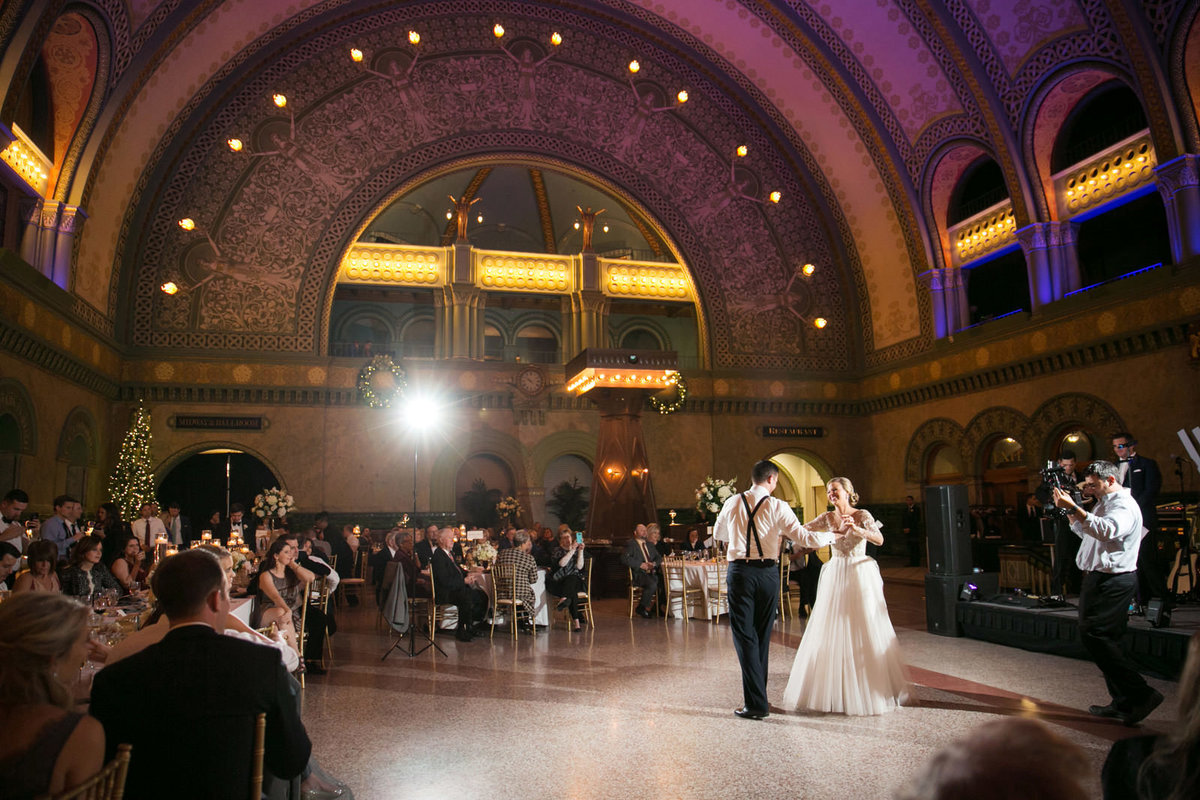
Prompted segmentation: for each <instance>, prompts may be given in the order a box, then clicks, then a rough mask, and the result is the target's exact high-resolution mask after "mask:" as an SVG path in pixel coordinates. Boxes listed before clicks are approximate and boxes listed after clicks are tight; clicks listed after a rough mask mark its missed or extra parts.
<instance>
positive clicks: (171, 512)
mask: <svg viewBox="0 0 1200 800" xmlns="http://www.w3.org/2000/svg"><path fill="white" fill-rule="evenodd" d="M162 522H163V527H165V528H166V529H167V539H168V540H170V541H172V542H174V543H175V544H182V545H187V543H188V542H190V541H191V540H192V521H191V520H190V519H188V518H187V517H185V516H183V515H182V514H180V513H179V501H178V500H172V501H171V502H169V503H167V514H166V516H164V517H163V518H162Z"/></svg>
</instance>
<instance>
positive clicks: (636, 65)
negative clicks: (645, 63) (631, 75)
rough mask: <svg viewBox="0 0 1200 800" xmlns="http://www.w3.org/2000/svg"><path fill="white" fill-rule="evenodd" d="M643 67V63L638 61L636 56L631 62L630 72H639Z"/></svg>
mask: <svg viewBox="0 0 1200 800" xmlns="http://www.w3.org/2000/svg"><path fill="white" fill-rule="evenodd" d="M641 68H642V65H641V64H639V63H638V62H637V59H636V58H635V59H634V60H633V61H630V62H629V71H630V72H637V71H638V70H639V69H641Z"/></svg>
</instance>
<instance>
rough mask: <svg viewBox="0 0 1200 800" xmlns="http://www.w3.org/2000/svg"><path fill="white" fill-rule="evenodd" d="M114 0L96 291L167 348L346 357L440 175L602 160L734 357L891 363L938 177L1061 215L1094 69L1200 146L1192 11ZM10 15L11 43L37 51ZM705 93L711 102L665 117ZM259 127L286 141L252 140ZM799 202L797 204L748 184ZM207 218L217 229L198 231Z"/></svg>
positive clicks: (907, 321) (128, 329) (1166, 133)
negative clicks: (395, 74)
mask: <svg viewBox="0 0 1200 800" xmlns="http://www.w3.org/2000/svg"><path fill="white" fill-rule="evenodd" d="M94 5H95V6H97V7H100V8H102V9H103V10H104V13H106V14H107V15H108V18H109V20H110V23H111V32H110V35H111V36H112V38H113V64H114V74H113V75H112V76H111V79H110V84H111V85H112V86H113V90H112V94H111V95H110V97H109V98H108V100H107V103H106V106H105V108H104V109H103V110H102V111H101V113H100V118H99V122H98V124H97V126H96V133H95V134H94V135H93V137H92V139H91V140H90V141H89V143H88V145H87V147H86V149H85V152H84V156H83V159H82V160H81V169H80V170H79V172H78V174H77V180H76V182H75V184H74V185H73V186H72V187H71V198H70V199H71V201H72V202H77V203H80V204H82V205H83V206H84V207H85V208H86V210H87V212H88V214H89V220H88V222H87V224H86V225H85V226H84V228H83V231H82V234H81V236H80V241H79V245H78V249H77V268H76V271H75V275H74V279H73V285H72V289H73V291H75V292H76V294H77V295H78V296H79V297H80V298H81V300H82V301H84V302H85V303H86V304H87V305H89V306H90V307H92V308H93V309H94V310H95V312H96V314H97V316H98V317H99V318H101V319H107V320H111V321H114V322H115V325H116V328H117V331H118V333H119V335H120V336H121V337H122V338H123V339H124V340H126V341H127V342H129V343H130V344H133V345H135V346H138V347H142V348H168V347H169V348H191V349H196V350H206V349H234V350H250V351H254V350H259V351H262V350H271V351H292V352H297V353H304V352H309V353H313V352H319V351H320V347H321V340H322V337H323V331H324V326H325V325H327V321H326V315H327V308H328V301H329V297H330V296H331V295H330V292H331V287H332V283H333V275H334V274H335V271H336V263H337V259H338V257H339V255H340V253H341V252H342V250H344V248H345V247H346V246H347V245H348V243H349V242H350V241H351V240H352V239H353V237H354V235H355V234H356V232H358V231H360V230H361V229H362V227H363V226H364V225H366V223H367V222H368V221H369V219H370V218H371V216H372V215H373V214H374V213H377V212H378V210H379V209H380V208H382V207H383V205H384V203H385V202H386V201H387V200H388V199H389V198H393V197H395V196H396V193H397V192H402V191H404V190H405V189H406V188H412V187H415V186H417V185H419V184H420V183H421V179H422V175H426V174H429V173H431V172H444V171H446V170H447V169H448V168H450V167H452V166H453V165H454V164H455V163H457V162H461V163H462V164H464V165H466V164H468V163H470V162H471V160H472V159H478V158H480V157H484V156H487V157H491V158H494V157H496V156H497V155H504V154H511V155H512V156H513V157H514V158H520V159H529V158H531V157H535V156H536V157H539V158H543V159H545V161H546V163H547V164H551V165H553V164H560V165H562V167H563V169H564V171H567V172H570V171H571V170H573V169H577V170H580V171H582V172H584V173H587V174H588V175H590V176H593V177H594V178H596V180H597V182H599V183H601V184H603V185H606V186H609V187H614V188H616V189H617V190H619V191H620V192H621V193H622V195H623V196H625V197H627V198H628V200H629V203H630V205H631V207H632V208H634V209H636V210H637V211H638V212H639V213H644V214H646V215H647V216H648V217H649V218H651V219H654V220H656V221H657V223H658V224H659V225H660V226H661V229H662V232H663V235H664V236H665V237H666V238H667V239H669V240H670V242H671V244H672V246H673V247H677V248H678V249H679V251H680V252H681V254H682V255H683V256H684V259H685V261H686V262H687V263H688V265H689V267H690V268H691V269H692V271H693V273H694V280H695V283H696V286H697V291H698V293H699V296H700V298H701V302H702V303H703V304H704V306H705V313H706V316H707V318H708V319H709V320H710V325H711V328H712V330H713V335H712V337H711V341H712V348H713V352H712V354H711V356H712V358H711V361H712V363H713V365H714V366H715V367H717V368H722V367H730V368H733V367H737V368H746V367H751V368H753V367H761V368H776V369H778V368H785V369H806V370H811V371H815V372H838V371H845V370H853V369H855V368H859V367H870V366H872V365H874V364H880V363H883V362H886V361H888V360H892V359H895V358H899V357H903V356H906V355H911V354H914V353H917V352H920V351H921V350H923V349H925V348H927V347H928V346H929V344H930V342H931V340H932V323H931V313H930V309H929V301H928V297H927V295H926V293H925V290H924V289H923V288H922V285H921V281H920V279H919V276H920V275H921V273H923V272H925V271H926V270H928V269H929V268H930V267H931V266H934V265H936V264H937V263H938V261H939V259H938V258H936V257H935V255H934V251H935V250H940V247H941V244H940V242H939V241H938V234H937V232H936V230H933V231H931V230H930V228H931V227H932V226H931V224H930V222H929V213H928V209H929V202H930V201H929V199H928V198H924V199H922V189H921V187H928V186H929V185H930V184H931V182H932V179H931V177H930V175H931V173H932V170H934V169H935V168H936V167H937V161H938V159H939V158H940V157H941V156H942V155H943V154H945V153H947V152H951V151H954V149H955V148H961V147H964V146H965V147H969V148H972V149H975V150H978V151H980V152H986V153H989V154H992V155H994V157H995V158H996V160H997V162H998V163H999V164H1000V165H1001V167H1002V169H1003V170H1004V172H1005V178H1006V181H1007V182H1008V184H1009V188H1010V194H1011V195H1012V198H1013V203H1014V212H1015V214H1016V216H1017V217H1018V220H1019V221H1020V223H1022V224H1025V223H1028V222H1030V221H1035V220H1036V219H1037V216H1038V214H1039V213H1040V212H1039V211H1038V209H1039V207H1040V205H1041V204H1039V203H1037V202H1033V201H1032V200H1031V198H1032V197H1033V196H1034V195H1035V190H1034V187H1036V186H1037V185H1038V184H1039V183H1040V179H1039V178H1036V177H1033V176H1032V175H1031V170H1030V169H1029V168H1028V167H1026V166H1025V165H1026V164H1027V163H1028V161H1029V159H1028V158H1026V157H1023V156H1022V147H1023V146H1022V144H1021V143H1022V140H1023V136H1027V134H1026V131H1027V129H1028V126H1030V125H1031V124H1032V123H1031V121H1030V120H1029V113H1028V112H1029V108H1028V106H1029V103H1030V98H1031V97H1033V96H1034V95H1035V94H1036V93H1037V91H1038V90H1040V89H1041V88H1042V87H1043V86H1044V85H1046V84H1047V83H1048V82H1050V81H1053V80H1057V79H1058V76H1059V75H1060V74H1061V73H1062V72H1063V71H1064V70H1066V69H1068V65H1070V64H1072V63H1074V62H1080V61H1086V62H1087V63H1088V64H1090V65H1091V66H1092V68H1099V69H1103V70H1105V71H1107V72H1109V73H1112V74H1118V75H1127V76H1128V80H1129V82H1130V83H1131V85H1133V86H1135V87H1136V89H1137V91H1138V92H1139V95H1141V96H1142V97H1143V100H1144V102H1145V103H1146V106H1147V115H1148V117H1149V118H1150V124H1151V129H1152V132H1153V133H1154V135H1155V137H1156V144H1157V146H1158V148H1159V151H1160V160H1163V161H1165V160H1167V159H1168V158H1170V157H1172V156H1173V155H1174V154H1175V153H1176V152H1178V151H1179V148H1180V144H1179V139H1180V135H1179V133H1178V131H1179V130H1180V129H1181V124H1180V122H1179V121H1178V120H1177V119H1175V118H1174V116H1173V113H1172V111H1171V103H1170V101H1169V99H1167V100H1164V99H1163V97H1164V94H1168V90H1167V87H1165V86H1164V85H1161V84H1162V81H1163V78H1162V75H1161V74H1160V73H1161V70H1160V68H1159V66H1158V64H1157V61H1156V59H1157V58H1158V56H1157V54H1150V53H1147V52H1146V50H1145V45H1143V44H1142V42H1147V41H1155V40H1156V41H1157V42H1158V44H1159V46H1160V47H1161V46H1164V41H1165V40H1166V39H1167V38H1168V37H1169V35H1170V31H1171V26H1172V25H1173V23H1174V20H1176V19H1178V18H1179V17H1180V16H1181V15H1182V14H1184V13H1186V6H1187V4H1186V3H1185V2H1184V1H1183V0H1162V1H1161V2H1157V3H1155V4H1153V5H1154V8H1153V9H1152V10H1149V9H1148V10H1145V11H1141V10H1137V9H1136V7H1135V6H1133V5H1128V4H1121V3H1110V2H1102V1H1101V0H1020V2H1012V3H998V2H995V0H861V2H858V1H856V2H854V3H845V2H834V0H826V1H824V2H821V1H820V0H811V2H805V1H803V0H786V1H785V0H775V1H773V2H768V1H767V0H561V1H560V2H549V0H545V1H540V0H524V1H523V2H516V0H509V1H508V2H504V1H503V0H500V1H498V2H481V1H480V0H413V1H412V2H407V3H403V4H396V3H394V2H374V3H368V2H353V1H352V0H321V1H320V2H313V1H310V2H305V0H291V1H290V2H283V1H282V0H280V1H279V2H274V1H272V0H224V2H221V1H219V0H207V2H195V3H190V2H182V0H162V2H157V3H156V2H154V1H153V0H137V1H136V2H129V3H126V2H122V0H95V3H94ZM48 15H49V16H53V14H52V13H49V12H48ZM1140 15H1144V16H1140ZM5 19H7V20H8V21H9V23H11V21H12V20H11V14H10V16H9V17H6V18H5ZM4 21H5V20H4V19H0V37H10V38H11V37H13V36H15V35H17V34H16V33H14V31H18V32H19V29H18V27H16V26H13V25H11V24H10V25H9V26H8V28H7V29H6V28H5V26H4V25H3V24H2V23H3V22H4ZM495 22H501V23H503V24H504V26H505V28H506V29H507V30H508V34H507V36H506V38H505V42H507V43H508V44H509V45H510V47H511V48H512V51H513V52H514V53H518V54H519V53H521V52H522V50H523V49H529V50H530V52H531V53H534V54H535V55H536V56H538V58H539V59H540V57H541V56H542V55H543V54H550V51H551V49H552V47H551V45H549V44H548V37H549V34H550V32H551V31H559V32H560V33H561V34H562V35H563V37H564V43H563V44H562V45H561V46H560V47H559V48H557V49H556V50H554V52H553V55H552V58H550V59H549V60H548V61H545V62H544V63H541V64H540V65H539V66H537V67H526V68H525V69H526V71H525V72H524V73H523V74H522V72H521V69H522V67H521V66H520V65H519V64H516V63H514V61H513V60H512V59H511V58H510V57H509V56H508V55H507V54H505V53H504V52H503V51H501V50H500V49H499V47H498V46H497V42H496V40H495V39H494V37H492V36H491V26H492V25H493V24H494V23H495ZM409 29H415V30H418V31H420V32H421V34H422V41H421V43H420V45H419V46H418V47H417V49H416V52H418V53H419V59H418V62H417V64H416V65H415V67H414V68H413V70H412V72H411V73H410V74H409V75H408V76H407V77H405V78H403V79H402V78H396V79H394V80H391V81H389V80H386V79H385V78H383V77H378V76H374V75H370V74H368V73H365V72H364V71H363V69H362V67H360V66H358V65H355V64H354V63H352V62H351V60H350V59H349V58H348V55H347V54H348V51H349V48H350V47H351V46H354V47H360V48H362V49H363V50H364V51H365V52H366V53H367V60H366V62H365V63H366V64H367V65H371V66H372V67H379V66H382V67H386V66H387V64H388V63H389V62H388V60H387V59H391V60H392V61H394V62H395V63H398V64H400V65H401V66H405V65H407V64H408V63H409V60H410V59H411V53H412V52H413V48H412V47H410V46H409V45H408V44H407V42H406V31H407V30H409ZM381 58H382V59H383V60H380V59H381ZM631 58H637V59H638V60H639V61H640V62H641V64H642V66H643V68H642V70H641V71H640V72H639V73H638V75H637V79H636V82H635V83H634V85H633V86H631V85H630V83H629V80H628V73H627V72H626V71H625V65H626V64H627V63H628V61H629V60H630V59H631ZM18 62H19V59H18V58H17V57H15V56H13V57H6V59H5V60H4V62H3V64H2V65H0V78H3V77H5V76H6V75H19V74H20V69H21V68H20V63H18ZM405 68H406V67H405ZM680 88H684V89H687V91H688V92H689V97H690V99H689V102H688V103H687V104H686V105H685V106H683V107H682V108H679V109H676V110H670V111H662V112H658V113H650V112H649V111H648V110H647V109H642V108H639V105H638V100H639V98H641V97H646V96H650V97H653V98H654V100H655V105H670V98H671V97H672V96H673V94H674V93H675V92H676V91H677V90H678V89H680ZM273 91H283V92H285V93H286V94H287V95H288V96H289V99H290V105H289V107H290V108H291V109H292V110H293V111H294V113H295V114H296V132H295V134H294V135H292V134H291V132H290V131H289V130H288V126H287V118H286V116H284V115H281V114H280V113H278V110H277V109H274V108H273V107H272V106H271V105H270V102H269V100H268V99H267V98H268V97H269V95H270V93H271V92H273ZM10 94H11V92H10ZM10 99H11V98H10ZM7 103H8V101H6V106H5V109H6V111H7V109H8V105H7ZM1189 124H1192V123H1191V122H1189ZM272 133H274V134H276V136H277V137H278V138H272V137H271V134H272ZM233 135H238V136H240V137H242V138H244V139H246V141H247V142H249V143H251V147H250V150H257V151H259V152H262V151H269V150H279V151H281V152H280V154H279V155H274V156H261V157H254V156H251V155H249V154H248V153H245V152H243V153H241V154H234V153H231V152H229V150H228V149H227V148H226V147H225V146H224V141H225V139H226V138H228V137H229V136H233ZM741 143H745V144H748V145H749V147H750V155H749V156H748V157H747V158H746V159H745V160H739V161H738V164H737V166H738V171H737V172H735V173H734V175H733V178H732V180H731V178H730V161H731V160H732V153H733V150H734V148H735V147H736V145H738V144H741ZM1024 147H1025V148H1027V149H1032V148H1030V147H1029V145H1028V139H1027V138H1026V144H1025V145H1024ZM772 189H779V190H781V191H782V192H783V200H782V202H780V203H779V204H778V205H771V204H769V203H760V202H756V200H750V199H746V198H745V197H744V196H743V195H753V196H754V197H755V198H756V199H761V198H762V197H764V196H765V195H766V193H767V192H768V191H770V190H772ZM923 209H924V210H923ZM181 216H190V217H193V218H195V219H196V221H197V224H198V226H199V229H198V230H197V231H194V232H192V233H191V234H186V233H185V232H183V231H180V230H179V229H178V228H177V227H176V226H175V224H174V223H175V221H176V220H177V219H178V218H179V217H181ZM206 236H208V237H211V238H212V240H213V242H215V244H216V246H217V249H218V251H219V255H218V254H216V253H213V252H212V249H211V247H210V246H209V244H208V243H207V241H206ZM804 261H814V262H816V263H818V265H820V266H821V270H820V271H819V272H818V275H817V277H816V279H815V280H814V281H813V282H812V283H811V284H810V285H808V286H807V291H808V292H809V293H810V294H811V295H812V296H811V298H809V302H810V303H811V304H812V305H813V306H814V307H819V308H821V309H822V313H823V315H824V316H827V317H828V318H829V319H830V321H831V324H830V325H829V327H828V328H826V329H825V331H822V332H819V334H818V332H815V331H813V330H811V329H807V328H805V327H804V326H802V325H800V324H799V323H798V322H797V320H795V319H794V318H793V316H792V315H790V314H788V313H787V310H786V309H785V308H783V307H782V306H781V304H780V303H779V302H778V298H779V297H780V295H781V293H783V294H786V291H785V289H786V287H788V286H789V285H790V284H789V280H790V278H791V275H792V273H793V271H794V268H795V266H796V265H797V264H799V263H803V262H804ZM214 272H215V273H216V275H215V277H214V278H213V279H212V280H210V281H209V282H208V283H207V284H206V289H207V291H197V292H195V293H191V294H188V293H184V294H182V295H180V296H178V297H176V298H164V297H163V296H161V295H158V294H157V293H155V292H154V287H155V286H156V285H157V283H158V282H159V280H160V279H161V278H162V277H163V276H165V275H178V276H181V277H183V278H185V279H188V278H189V277H190V278H192V279H195V278H196V277H197V276H207V275H209V274H211V273H214Z"/></svg>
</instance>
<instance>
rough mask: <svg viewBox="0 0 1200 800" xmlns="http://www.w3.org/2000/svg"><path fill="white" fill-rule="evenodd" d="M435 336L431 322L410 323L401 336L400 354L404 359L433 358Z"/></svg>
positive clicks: (421, 320) (417, 321)
mask: <svg viewBox="0 0 1200 800" xmlns="http://www.w3.org/2000/svg"><path fill="white" fill-rule="evenodd" d="M435 336H436V333H435V330H434V325H433V320H431V319H419V320H416V321H415V322H411V323H409V324H408V325H407V326H406V327H405V328H404V333H403V334H402V335H401V341H400V348H401V353H402V354H403V355H404V356H405V357H406V358H433V349H434V341H435Z"/></svg>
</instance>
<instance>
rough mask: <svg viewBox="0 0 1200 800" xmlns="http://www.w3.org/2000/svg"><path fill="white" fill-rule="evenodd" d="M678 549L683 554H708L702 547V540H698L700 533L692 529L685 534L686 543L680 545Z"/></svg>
mask: <svg viewBox="0 0 1200 800" xmlns="http://www.w3.org/2000/svg"><path fill="white" fill-rule="evenodd" d="M679 549H680V550H681V551H683V552H684V553H694V554H696V555H703V554H706V553H708V548H707V547H705V546H704V540H703V539H701V538H700V531H699V530H698V529H696V528H692V529H691V530H689V531H688V532H687V541H685V542H684V543H683V544H682V545H680V547H679Z"/></svg>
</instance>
